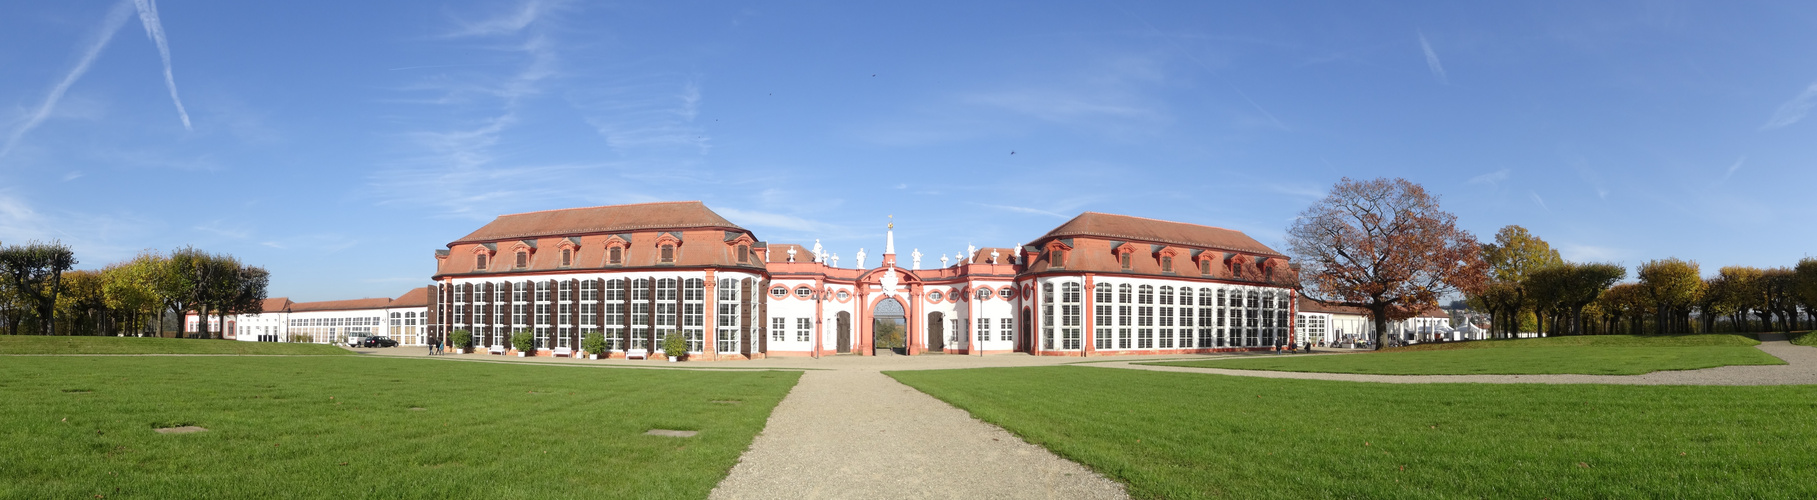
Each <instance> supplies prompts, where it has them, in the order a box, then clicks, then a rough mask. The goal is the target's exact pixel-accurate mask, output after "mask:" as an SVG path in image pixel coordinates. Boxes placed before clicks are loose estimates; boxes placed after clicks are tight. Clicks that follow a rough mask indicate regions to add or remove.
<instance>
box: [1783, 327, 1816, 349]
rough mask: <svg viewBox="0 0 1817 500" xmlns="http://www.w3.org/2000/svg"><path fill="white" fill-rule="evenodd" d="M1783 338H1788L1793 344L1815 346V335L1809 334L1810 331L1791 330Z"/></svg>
mask: <svg viewBox="0 0 1817 500" xmlns="http://www.w3.org/2000/svg"><path fill="white" fill-rule="evenodd" d="M1785 338H1786V340H1790V341H1791V342H1792V344H1794V345H1803V346H1811V347H1817V335H1811V332H1810V331H1803V332H1792V333H1791V334H1790V335H1786V337H1785Z"/></svg>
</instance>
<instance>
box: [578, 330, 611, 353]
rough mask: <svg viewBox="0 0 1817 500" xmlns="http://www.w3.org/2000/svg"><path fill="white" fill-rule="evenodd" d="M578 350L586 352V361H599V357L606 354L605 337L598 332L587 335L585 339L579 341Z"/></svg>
mask: <svg viewBox="0 0 1817 500" xmlns="http://www.w3.org/2000/svg"><path fill="white" fill-rule="evenodd" d="M580 348H581V350H584V351H587V359H599V355H600V354H601V353H604V352H606V336H605V335H603V334H600V333H599V332H593V333H589V334H587V338H584V339H580Z"/></svg>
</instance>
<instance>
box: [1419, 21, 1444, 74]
mask: <svg viewBox="0 0 1817 500" xmlns="http://www.w3.org/2000/svg"><path fill="white" fill-rule="evenodd" d="M1419 36H1420V50H1422V51H1425V53H1426V69H1428V70H1431V71H1432V76H1433V77H1434V78H1438V82H1439V83H1441V84H1445V85H1450V84H1451V79H1450V78H1449V77H1448V76H1446V75H1445V65H1444V64H1443V63H1440V62H1439V60H1438V53H1437V52H1433V51H1432V43H1430V42H1427V41H1426V34H1425V33H1419Z"/></svg>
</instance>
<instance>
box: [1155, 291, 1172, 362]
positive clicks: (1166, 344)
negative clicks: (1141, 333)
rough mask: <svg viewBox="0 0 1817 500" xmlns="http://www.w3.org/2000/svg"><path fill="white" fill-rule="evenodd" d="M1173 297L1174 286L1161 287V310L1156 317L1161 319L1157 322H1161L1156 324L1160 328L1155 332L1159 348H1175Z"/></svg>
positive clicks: (1156, 344) (1156, 343) (1156, 346)
mask: <svg viewBox="0 0 1817 500" xmlns="http://www.w3.org/2000/svg"><path fill="white" fill-rule="evenodd" d="M1173 298H1174V295H1173V287H1171V286H1163V287H1161V296H1160V299H1161V300H1160V302H1161V311H1160V313H1159V315H1158V317H1157V318H1156V319H1158V320H1159V321H1157V323H1160V324H1159V325H1156V326H1159V327H1160V328H1158V329H1157V330H1156V332H1155V348H1157V349H1172V348H1173V339H1174V335H1173V318H1174V316H1173Z"/></svg>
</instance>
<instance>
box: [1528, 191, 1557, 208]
mask: <svg viewBox="0 0 1817 500" xmlns="http://www.w3.org/2000/svg"><path fill="white" fill-rule="evenodd" d="M1527 195H1528V196H1531V197H1532V198H1533V203H1534V204H1536V205H1539V208H1543V209H1546V211H1547V212H1551V211H1552V207H1548V206H1546V199H1545V198H1540V197H1539V193H1535V192H1532V191H1528V192H1527Z"/></svg>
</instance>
